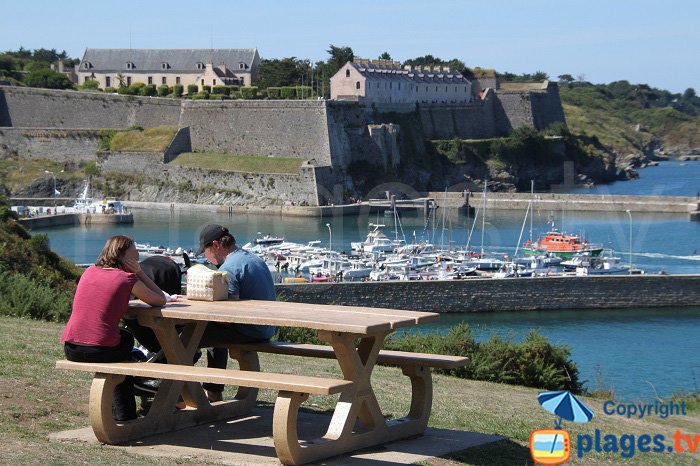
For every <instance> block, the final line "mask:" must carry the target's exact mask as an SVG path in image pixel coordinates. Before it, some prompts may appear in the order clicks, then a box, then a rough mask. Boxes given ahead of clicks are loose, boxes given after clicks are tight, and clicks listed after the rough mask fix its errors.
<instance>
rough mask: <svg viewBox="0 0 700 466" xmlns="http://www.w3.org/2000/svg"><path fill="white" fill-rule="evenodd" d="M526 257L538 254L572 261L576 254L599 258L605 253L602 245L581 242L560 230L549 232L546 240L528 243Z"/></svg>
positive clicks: (579, 239) (576, 237) (524, 247)
mask: <svg viewBox="0 0 700 466" xmlns="http://www.w3.org/2000/svg"><path fill="white" fill-rule="evenodd" d="M523 251H524V253H525V255H526V256H529V255H536V254H555V255H557V256H559V257H561V258H563V259H571V258H572V257H573V256H574V254H581V253H589V254H590V255H591V256H592V257H598V256H599V255H600V253H601V252H603V246H602V245H600V244H591V243H589V242H588V241H583V242H581V237H580V236H578V235H567V234H564V233H562V232H560V231H558V230H552V231H550V232H548V233H547V234H546V235H545V236H544V238H537V239H536V240H535V241H534V242H533V241H530V240H528V241H526V242H525V245H524V246H523Z"/></svg>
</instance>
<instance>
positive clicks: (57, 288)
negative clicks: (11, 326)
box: [0, 196, 80, 321]
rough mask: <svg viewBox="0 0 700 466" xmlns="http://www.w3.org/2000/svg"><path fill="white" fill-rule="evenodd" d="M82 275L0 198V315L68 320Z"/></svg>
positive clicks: (45, 237)
mask: <svg viewBox="0 0 700 466" xmlns="http://www.w3.org/2000/svg"><path fill="white" fill-rule="evenodd" d="M79 275H80V269H78V268H77V267H76V266H75V265H74V264H72V263H71V262H69V261H66V260H65V259H63V258H61V257H60V256H59V255H57V254H55V253H54V252H52V251H51V249H50V248H49V239H48V237H47V236H46V235H45V234H35V235H30V234H29V233H28V232H27V230H25V229H24V227H23V226H22V225H20V224H19V222H17V220H16V214H15V213H14V212H12V211H11V210H10V208H9V205H8V203H7V199H5V198H4V197H2V196H0V296H1V297H2V299H0V315H6V316H16V317H32V318H38V319H45V320H53V321H65V320H66V319H67V318H68V315H69V313H70V309H71V302H72V300H73V292H74V290H75V283H76V280H77V278H78V276H79Z"/></svg>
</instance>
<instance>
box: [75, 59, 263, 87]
mask: <svg viewBox="0 0 700 466" xmlns="http://www.w3.org/2000/svg"><path fill="white" fill-rule="evenodd" d="M259 65H260V56H259V55H258V50H257V49H85V53H84V54H83V59H82V60H81V61H80V65H78V67H77V68H78V69H77V75H78V82H79V84H82V83H84V82H85V81H88V80H91V79H92V80H96V81H97V82H99V83H100V87H101V88H103V89H104V88H105V87H117V86H119V81H118V80H117V74H118V73H121V74H122V75H123V76H124V78H125V83H124V84H126V85H127V86H130V85H131V84H133V83H136V82H142V83H144V84H154V85H156V86H160V85H163V84H166V85H168V86H173V85H175V84H181V85H183V86H184V88H185V92H187V86H188V85H189V84H196V85H197V86H198V87H199V90H202V86H212V87H213V86H219V85H240V86H250V85H251V82H252V81H253V80H254V79H255V77H256V75H257V72H258V67H259Z"/></svg>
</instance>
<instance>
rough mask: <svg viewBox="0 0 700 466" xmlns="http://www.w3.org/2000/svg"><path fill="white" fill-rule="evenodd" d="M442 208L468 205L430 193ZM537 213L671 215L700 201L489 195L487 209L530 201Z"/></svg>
mask: <svg viewBox="0 0 700 466" xmlns="http://www.w3.org/2000/svg"><path fill="white" fill-rule="evenodd" d="M426 196H427V197H430V198H433V199H435V202H436V203H437V204H438V205H439V206H440V207H443V206H446V207H460V206H462V205H463V204H464V197H463V194H462V193H461V192H448V193H447V194H445V193H444V192H429V193H427V194H426ZM531 201H532V202H533V208H534V209H535V210H537V209H541V210H568V211H598V212H624V211H625V210H630V211H631V212H668V213H690V212H693V211H695V210H696V208H697V205H698V201H697V198H695V197H688V196H627V195H620V194H559V193H535V195H534V196H533V195H531V194H529V193H487V194H486V208H487V209H506V210H523V211H524V210H525V209H527V205H528V203H529V202H531ZM483 203H484V193H479V192H473V193H471V194H470V199H469V204H470V205H471V206H473V207H480V206H483Z"/></svg>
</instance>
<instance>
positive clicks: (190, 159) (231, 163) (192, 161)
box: [170, 152, 303, 173]
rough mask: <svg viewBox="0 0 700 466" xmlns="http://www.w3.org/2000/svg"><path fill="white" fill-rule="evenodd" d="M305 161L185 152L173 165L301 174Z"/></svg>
mask: <svg viewBox="0 0 700 466" xmlns="http://www.w3.org/2000/svg"><path fill="white" fill-rule="evenodd" d="M302 162H303V160H302V159H299V158H294V157H263V156H256V155H233V154H221V153H216V152H185V153H182V154H180V155H178V156H177V158H176V159H175V160H173V161H172V162H170V163H172V164H173V165H178V166H181V167H197V168H205V169H208V170H222V171H229V172H247V173H299V167H300V166H301V164H302Z"/></svg>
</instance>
